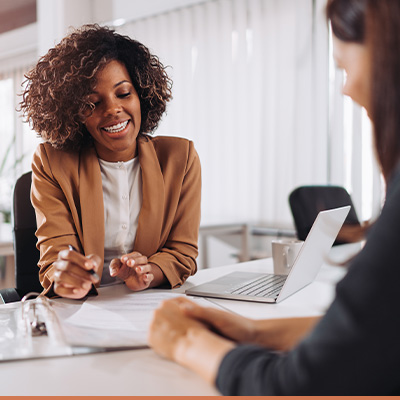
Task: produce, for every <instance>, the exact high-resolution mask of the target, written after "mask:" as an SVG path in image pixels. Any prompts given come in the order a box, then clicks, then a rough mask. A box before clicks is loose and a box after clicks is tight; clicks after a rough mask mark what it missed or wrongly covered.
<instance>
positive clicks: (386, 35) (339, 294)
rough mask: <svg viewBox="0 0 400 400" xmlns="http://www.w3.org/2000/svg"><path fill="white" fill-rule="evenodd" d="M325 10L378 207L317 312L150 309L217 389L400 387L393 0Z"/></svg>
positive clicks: (164, 350)
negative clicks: (380, 189) (364, 139)
mask: <svg viewBox="0 0 400 400" xmlns="http://www.w3.org/2000/svg"><path fill="white" fill-rule="evenodd" d="M327 16H328V18H329V20H330V21H331V26H332V32H333V48H334V57H335V60H336V63H337V66H338V67H339V68H342V69H344V70H345V71H346V72H347V77H346V83H345V85H344V87H343V93H344V94H346V95H348V96H350V97H351V98H352V99H353V100H354V101H356V102H357V103H359V104H360V105H361V106H363V107H365V109H366V110H367V112H368V115H369V117H370V118H371V120H372V122H373V125H374V147H375V150H376V154H377V158H378V162H379V164H380V166H381V169H382V173H383V176H384V178H385V181H386V184H387V185H386V201H385V205H384V207H383V209H382V212H381V215H380V217H379V218H378V220H377V221H376V222H375V223H374V225H373V226H372V228H370V229H369V231H368V237H367V241H366V244H365V246H364V247H363V249H362V250H361V252H360V253H359V254H358V255H357V256H356V257H355V258H354V259H352V260H351V262H350V266H349V270H348V273H347V275H346V276H345V277H344V278H343V279H342V280H341V281H340V282H339V283H338V285H337V288H336V296H335V299H334V300H333V302H332V304H331V305H330V307H329V308H328V310H327V311H326V313H325V315H324V316H323V317H322V318H321V319H320V320H318V319H317V318H287V319H278V320H264V321H263V320H251V319H249V318H245V317H242V316H239V315H235V314H232V313H228V312H224V311H221V310H217V309H212V308H203V307H200V306H199V305H196V304H195V303H192V302H190V301H189V300H188V299H185V298H177V299H172V300H168V301H166V302H164V303H163V305H162V307H161V308H160V309H158V310H157V311H156V313H155V318H154V319H153V322H152V324H151V327H150V336H149V343H150V345H151V346H152V347H153V348H154V349H155V350H156V351H157V352H158V353H160V354H161V355H163V356H165V357H168V358H170V359H172V360H175V361H177V362H178V363H180V364H182V365H184V366H186V367H188V368H191V369H192V370H194V371H195V372H197V373H199V374H200V375H202V376H203V377H204V378H205V379H206V380H207V381H208V382H209V383H211V384H215V385H216V386H217V387H218V389H219V390H220V391H221V393H222V394H224V395H230V396H233V395H241V396H243V395H246V396H250V395H257V396H261V395H264V396H265V395H269V396H271V395H274V396H280V395H286V396H296V395H298V396H299V395H301V396H306V395H307V396H311V395H313V396H315V395H325V396H328V395H330V396H331V395H346V396H354V395H364V396H370V395H375V396H376V395H379V396H383V395H386V396H389V395H399V394H400V340H399V337H400V318H399V314H397V311H398V309H399V308H400V296H399V289H398V288H399V283H400V268H399V243H400V113H399V109H400V74H399V72H400V53H399V49H400V1H397V0H328V1H327Z"/></svg>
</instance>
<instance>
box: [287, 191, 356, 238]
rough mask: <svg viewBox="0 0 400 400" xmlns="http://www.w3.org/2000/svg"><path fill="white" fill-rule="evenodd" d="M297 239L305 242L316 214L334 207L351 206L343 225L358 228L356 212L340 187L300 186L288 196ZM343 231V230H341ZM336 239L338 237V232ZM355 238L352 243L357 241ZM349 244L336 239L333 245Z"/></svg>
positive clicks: (347, 194) (346, 194)
mask: <svg viewBox="0 0 400 400" xmlns="http://www.w3.org/2000/svg"><path fill="white" fill-rule="evenodd" d="M289 204H290V209H291V211H292V215H293V220H294V224H295V227H296V232H297V237H298V239H299V240H305V239H306V237H307V235H308V232H309V231H310V229H311V227H312V225H313V223H314V220H315V218H316V217H317V215H318V213H319V212H320V211H323V210H328V209H331V208H336V207H343V206H347V205H349V206H351V208H350V212H349V214H348V216H347V218H346V220H345V222H344V224H343V225H344V226H345V225H352V226H360V221H359V220H358V217H357V214H356V210H355V208H354V205H353V202H352V200H351V197H350V195H349V193H348V192H347V190H346V189H345V188H343V187H341V186H330V185H327V186H300V187H297V188H296V189H294V190H293V191H292V192H291V193H290V195H289ZM342 229H343V228H342ZM338 237H340V232H339V235H338ZM358 240H359V238H355V239H354V241H358ZM344 243H349V241H344V240H340V239H336V241H335V243H334V245H337V244H344Z"/></svg>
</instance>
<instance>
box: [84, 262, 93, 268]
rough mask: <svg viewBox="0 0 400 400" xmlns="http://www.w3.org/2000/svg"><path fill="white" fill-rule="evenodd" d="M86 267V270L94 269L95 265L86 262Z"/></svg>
mask: <svg viewBox="0 0 400 400" xmlns="http://www.w3.org/2000/svg"><path fill="white" fill-rule="evenodd" d="M85 267H86V268H93V267H94V265H93V263H92V262H91V261H85Z"/></svg>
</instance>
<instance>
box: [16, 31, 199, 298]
mask: <svg viewBox="0 0 400 400" xmlns="http://www.w3.org/2000/svg"><path fill="white" fill-rule="evenodd" d="M26 78H27V86H26V90H25V91H24V93H23V101H22V102H21V109H22V111H23V112H24V114H25V117H26V119H27V120H28V121H29V122H30V123H31V125H32V127H33V128H34V129H35V130H36V132H37V133H38V134H39V135H40V136H41V137H42V139H44V142H45V143H43V144H40V145H39V147H38V148H37V150H36V153H35V154H34V157H33V163H32V203H33V205H34V207H35V210H36V216H37V222H38V230H37V233H36V234H37V238H38V247H39V248H40V254H41V256H40V261H39V268H40V272H39V277H40V281H41V283H42V285H43V287H44V294H47V295H49V296H51V295H58V296H62V297H68V298H74V299H78V298H82V297H84V296H86V295H87V294H88V293H89V292H90V293H95V292H96V289H95V288H96V287H97V286H99V285H109V284H118V283H125V284H126V285H127V286H128V287H129V288H130V289H132V290H135V291H137V290H143V289H146V288H149V287H155V286H160V285H167V286H169V287H176V286H179V285H181V284H182V283H183V282H184V281H185V280H186V278H187V277H188V276H190V275H192V274H194V273H195V272H196V257H197V253H198V251H197V240H198V228H199V223H200V186H201V178H200V162H199V158H198V156H197V153H196V151H195V149H194V147H193V143H192V142H190V141H188V140H185V139H181V138H172V137H152V136H150V135H149V133H151V132H153V131H154V130H155V129H156V128H157V126H158V123H159V121H160V119H161V116H162V115H163V113H164V111H165V109H166V104H167V102H168V101H169V100H170V98H171V81H170V79H169V78H168V76H167V74H166V73H165V70H164V67H163V65H162V64H161V63H160V62H159V60H158V58H157V57H156V56H154V55H152V54H150V52H149V50H148V49H147V48H146V47H145V46H144V45H143V44H141V43H139V42H137V41H135V40H132V39H130V38H129V37H126V36H121V35H119V34H117V33H115V32H114V31H113V30H111V29H109V28H105V27H99V26H97V25H87V26H84V27H83V28H81V29H80V30H77V31H74V32H73V33H71V34H70V35H69V36H67V37H66V38H64V39H63V40H62V41H61V42H60V43H59V44H58V45H57V46H56V47H55V48H53V49H50V50H49V52H48V53H47V54H46V55H45V56H44V57H42V58H41V59H40V60H39V61H38V63H37V64H36V66H35V67H34V68H33V69H32V70H31V71H30V72H29V73H28V74H27V75H26ZM69 245H72V246H73V247H74V248H76V249H79V251H72V250H68V248H69ZM80 253H82V254H80ZM91 269H94V270H95V271H96V272H97V273H98V275H99V276H100V280H98V279H95V278H93V275H92V274H90V273H89V270H91Z"/></svg>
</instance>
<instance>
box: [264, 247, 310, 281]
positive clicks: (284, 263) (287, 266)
mask: <svg viewBox="0 0 400 400" xmlns="http://www.w3.org/2000/svg"><path fill="white" fill-rule="evenodd" d="M303 243H304V242H303V241H302V240H297V239H281V240H273V241H272V242H271V245H272V258H273V261H274V273H275V274H278V275H287V274H288V273H289V272H290V270H291V268H292V266H293V264H294V262H295V260H296V257H297V255H298V254H299V251H300V249H301V247H302V246H303Z"/></svg>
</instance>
